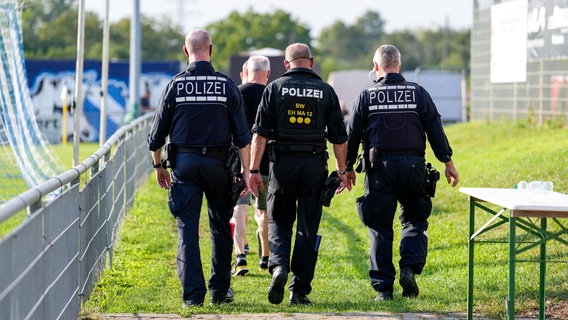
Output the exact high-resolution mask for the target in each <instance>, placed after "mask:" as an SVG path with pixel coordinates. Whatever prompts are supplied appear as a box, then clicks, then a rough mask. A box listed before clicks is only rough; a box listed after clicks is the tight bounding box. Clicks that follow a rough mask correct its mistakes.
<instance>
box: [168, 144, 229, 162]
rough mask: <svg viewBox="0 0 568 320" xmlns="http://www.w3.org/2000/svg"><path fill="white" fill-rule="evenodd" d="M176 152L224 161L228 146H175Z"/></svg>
mask: <svg viewBox="0 0 568 320" xmlns="http://www.w3.org/2000/svg"><path fill="white" fill-rule="evenodd" d="M175 149H176V152H179V153H193V154H200V155H202V156H206V157H210V158H213V159H217V160H221V161H225V160H226V159H227V155H228V152H229V147H182V146H176V148H175Z"/></svg>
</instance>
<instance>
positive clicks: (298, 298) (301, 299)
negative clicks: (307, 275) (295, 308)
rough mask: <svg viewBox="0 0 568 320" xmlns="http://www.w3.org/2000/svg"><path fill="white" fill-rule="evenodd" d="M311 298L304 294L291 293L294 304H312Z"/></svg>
mask: <svg viewBox="0 0 568 320" xmlns="http://www.w3.org/2000/svg"><path fill="white" fill-rule="evenodd" d="M311 303H312V302H311V301H310V298H308V297H307V296H304V295H302V294H296V293H293V292H292V293H290V305H293V304H311Z"/></svg>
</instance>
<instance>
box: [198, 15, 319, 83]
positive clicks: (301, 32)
mask: <svg viewBox="0 0 568 320" xmlns="http://www.w3.org/2000/svg"><path fill="white" fill-rule="evenodd" d="M205 29H207V30H208V31H209V32H210V33H211V36H212V38H213V46H214V47H213V58H212V59H213V61H214V63H215V67H216V68H217V69H219V70H221V71H224V72H226V71H227V70H228V68H229V65H228V64H229V58H230V57H231V55H235V54H239V53H241V52H245V51H250V50H255V49H262V48H276V49H281V50H284V49H285V48H286V46H288V45H289V44H291V43H294V42H302V43H307V44H310V43H311V40H312V39H311V37H310V29H309V28H308V27H306V26H304V25H302V24H301V23H299V22H298V21H296V20H295V19H294V18H292V17H291V16H290V14H289V13H287V12H284V11H282V10H277V11H275V12H274V13H265V14H261V13H256V12H254V11H253V10H252V9H251V8H249V9H248V10H247V11H246V12H245V13H244V14H242V15H241V14H239V13H238V12H237V11H233V12H231V13H230V14H229V16H228V17H227V18H225V19H222V20H219V21H216V22H213V23H211V24H209V25H207V26H206V27H205Z"/></svg>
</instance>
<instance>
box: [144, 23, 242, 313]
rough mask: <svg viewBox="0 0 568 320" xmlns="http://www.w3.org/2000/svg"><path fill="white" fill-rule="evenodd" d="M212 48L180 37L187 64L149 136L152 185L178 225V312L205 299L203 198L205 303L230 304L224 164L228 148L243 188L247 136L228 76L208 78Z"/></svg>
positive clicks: (193, 36)
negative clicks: (205, 250)
mask: <svg viewBox="0 0 568 320" xmlns="http://www.w3.org/2000/svg"><path fill="white" fill-rule="evenodd" d="M212 49H213V44H212V41H211V36H210V35H209V33H208V32H207V31H206V30H203V29H196V30H192V31H190V32H189V33H188V34H187V36H186V38H185V45H184V47H183V50H184V53H185V54H186V55H187V56H188V58H189V65H188V67H187V69H186V70H185V71H183V72H181V73H179V74H177V75H176V76H174V78H173V79H172V80H171V81H170V83H169V84H168V85H167V87H166V88H165V89H164V92H163V93H162V96H161V98H160V100H159V108H158V111H157V112H156V114H155V116H154V122H153V124H152V129H151V131H150V134H149V135H148V146H149V149H150V151H151V154H152V159H153V165H154V168H155V169H156V179H157V182H158V185H159V186H160V187H162V188H165V189H169V201H168V206H169V209H170V212H171V213H172V215H173V216H174V217H175V219H176V222H177V227H178V234H179V236H178V254H177V270H178V276H179V279H180V282H181V285H182V298H183V301H184V304H183V306H184V307H192V306H201V305H203V301H204V299H205V294H206V292H207V289H206V286H205V280H204V276H203V267H202V265H201V254H200V249H199V216H200V212H201V204H202V201H203V194H205V197H206V198H207V207H208V211H207V212H208V215H209V227H210V229H211V277H210V278H209V283H208V285H209V291H210V296H211V304H220V303H230V302H232V301H233V299H234V298H233V291H232V290H231V288H230V284H231V253H232V247H233V240H232V238H231V230H230V227H229V219H230V218H231V215H232V210H233V205H234V202H233V200H232V198H231V189H232V185H233V184H232V181H233V180H232V173H231V168H230V166H228V165H227V163H228V162H230V161H228V159H230V156H229V148H230V146H231V142H232V143H234V144H235V145H236V146H237V147H238V148H239V156H240V159H241V165H242V168H243V176H244V178H245V183H246V184H247V185H248V176H249V172H248V169H249V159H250V140H251V133H250V129H249V126H248V123H247V120H246V116H245V110H244V107H243V101H242V98H241V94H240V93H239V91H238V89H237V86H236V85H235V83H233V81H231V79H230V78H229V77H227V76H226V75H224V74H221V73H218V72H215V69H214V68H213V66H212V65H211V62H210V61H211V52H212ZM168 137H169V141H170V146H169V147H168V161H169V162H170V166H169V167H171V178H170V173H169V172H168V170H167V169H166V166H164V162H163V161H162V159H161V157H162V149H161V148H162V146H164V144H165V142H166V139H167V138H168ZM244 194H245V192H244V191H243V192H242V193H241V196H244Z"/></svg>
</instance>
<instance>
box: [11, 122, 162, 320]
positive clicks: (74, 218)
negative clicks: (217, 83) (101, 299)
mask: <svg viewBox="0 0 568 320" xmlns="http://www.w3.org/2000/svg"><path fill="white" fill-rule="evenodd" d="M151 121H152V116H151V114H148V115H145V116H143V117H141V118H139V119H137V120H135V121H134V122H132V123H131V124H130V125H128V126H125V127H123V128H121V129H119V130H118V131H117V132H116V133H115V134H114V135H113V136H112V137H111V138H110V139H109V140H108V141H107V142H106V143H105V144H104V145H103V146H102V147H101V148H100V149H98V150H97V151H96V152H95V153H94V154H92V155H91V156H90V157H89V158H87V159H86V160H84V161H83V162H82V163H80V164H79V165H77V166H75V167H74V168H73V169H71V170H69V171H67V172H64V173H62V174H61V175H58V176H57V177H53V178H51V179H49V180H48V181H46V182H45V183H43V184H41V185H38V186H37V187H34V188H31V189H29V190H27V191H25V192H23V193H22V194H20V195H18V196H17V197H15V198H13V199H10V200H9V201H7V202H5V203H4V204H2V205H1V206H0V223H2V222H3V221H5V220H7V219H8V218H10V217H13V216H15V215H17V214H18V213H21V212H22V211H23V210H26V211H27V217H26V219H25V221H24V222H22V223H21V224H20V225H18V226H17V227H16V228H14V230H12V231H10V233H8V234H7V235H6V236H5V237H4V238H2V239H0V310H1V312H0V313H1V315H0V318H2V319H77V318H78V316H79V314H80V310H81V305H82V303H83V302H84V301H86V300H87V299H88V297H89V295H90V293H91V291H92V289H93V286H94V284H95V283H96V281H97V280H98V279H99V276H100V274H101V272H103V270H104V268H105V267H106V265H107V263H110V264H112V252H113V245H114V243H115V240H116V234H117V232H118V229H119V227H120V222H121V218H122V217H123V216H124V215H125V214H126V213H127V211H128V209H129V208H130V207H131V206H132V203H133V200H134V196H135V192H136V190H137V188H138V187H139V186H140V184H141V183H142V182H145V181H146V180H147V179H148V177H149V174H150V172H151V169H152V167H151V166H149V163H150V160H151V158H150V153H149V152H148V147H147V144H146V136H147V134H148V132H149V131H150V126H151ZM111 150H112V151H111ZM83 174H85V175H86V176H88V177H87V179H86V181H85V182H84V184H83V185H81V183H79V181H80V179H81V177H82V175H83ZM54 194H55V196H54ZM49 198H52V199H49Z"/></svg>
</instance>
